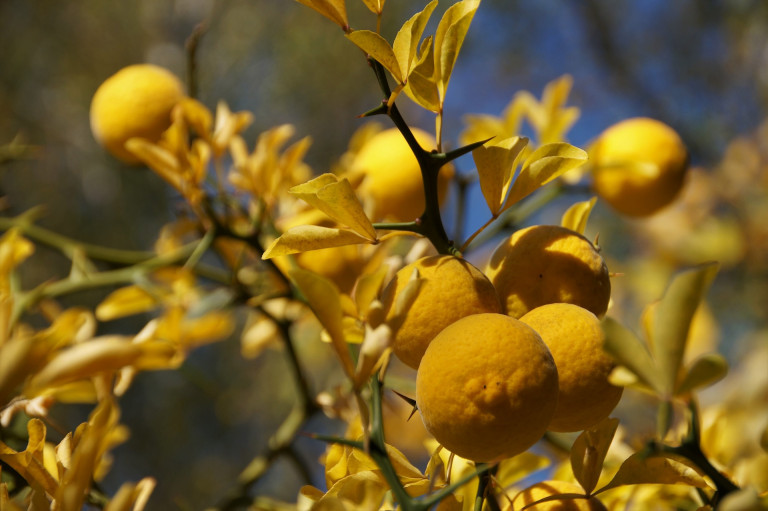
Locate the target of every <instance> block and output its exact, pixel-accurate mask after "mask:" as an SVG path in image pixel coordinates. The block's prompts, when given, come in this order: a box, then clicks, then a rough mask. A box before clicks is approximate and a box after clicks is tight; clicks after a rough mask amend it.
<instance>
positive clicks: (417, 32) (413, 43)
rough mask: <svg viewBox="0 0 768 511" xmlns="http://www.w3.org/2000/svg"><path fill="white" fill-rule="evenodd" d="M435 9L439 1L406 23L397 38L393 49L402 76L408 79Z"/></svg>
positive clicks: (432, 3) (435, 1) (434, 0)
mask: <svg viewBox="0 0 768 511" xmlns="http://www.w3.org/2000/svg"><path fill="white" fill-rule="evenodd" d="M435 7H437V0H432V1H431V2H429V3H428V4H427V6H426V7H425V8H424V10H423V11H421V12H418V13H416V14H414V15H413V16H412V17H411V19H409V20H408V21H406V22H405V24H404V25H403V26H402V28H400V30H399V31H398V32H397V35H396V36H395V41H394V43H392V49H393V51H394V55H395V58H396V60H397V62H398V64H399V65H400V72H401V73H402V76H405V77H407V76H408V74H409V72H410V71H411V64H412V63H413V60H414V59H415V58H416V55H417V51H418V49H419V41H420V40H421V36H422V34H423V33H424V28H426V26H427V22H429V17H430V16H431V15H432V11H434V10H435Z"/></svg>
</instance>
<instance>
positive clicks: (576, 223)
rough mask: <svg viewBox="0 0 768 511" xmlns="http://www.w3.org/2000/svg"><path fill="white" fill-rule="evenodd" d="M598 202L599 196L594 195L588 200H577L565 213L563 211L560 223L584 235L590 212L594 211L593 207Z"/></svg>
mask: <svg viewBox="0 0 768 511" xmlns="http://www.w3.org/2000/svg"><path fill="white" fill-rule="evenodd" d="M596 202H597V197H592V198H591V199H589V200H588V201H582V202H577V203H576V204H574V205H572V206H571V207H570V208H568V210H567V211H566V212H565V213H563V217H562V219H561V220H560V225H562V226H563V227H565V228H566V229H570V230H572V231H576V232H578V233H579V234H582V235H583V234H584V231H585V230H586V228H587V220H589V214H590V213H591V212H592V208H594V207H595V203H596Z"/></svg>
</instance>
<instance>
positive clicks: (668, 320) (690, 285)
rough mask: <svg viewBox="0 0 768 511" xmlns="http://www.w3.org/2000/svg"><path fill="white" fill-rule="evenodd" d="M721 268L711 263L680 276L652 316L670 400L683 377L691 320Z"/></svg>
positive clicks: (664, 387) (655, 344) (662, 378)
mask: <svg viewBox="0 0 768 511" xmlns="http://www.w3.org/2000/svg"><path fill="white" fill-rule="evenodd" d="M718 267H719V266H718V264H717V263H708V264H703V265H700V266H697V267H695V268H692V269H689V270H686V271H683V272H681V273H679V274H678V275H676V276H675V278H674V279H673V280H672V282H671V283H670V284H669V287H668V288H667V291H666V292H665V293H664V297H663V298H662V299H661V301H660V302H659V303H657V304H656V305H655V307H654V309H653V311H652V313H651V316H650V319H649V321H650V323H649V328H650V336H651V338H652V340H653V347H654V354H655V355H656V359H657V361H658V365H659V369H660V374H659V379H660V388H661V389H662V390H663V392H664V394H665V395H667V396H671V395H672V394H673V393H674V392H675V388H676V386H677V384H678V381H679V378H680V376H681V374H680V373H681V368H682V362H683V355H684V353H685V345H686V341H687V339H688V330H689V328H690V325H691V319H692V318H693V314H694V313H695V312H696V309H697V308H698V306H699V303H700V302H701V299H702V298H703V296H704V294H705V293H706V291H707V289H708V288H709V285H710V284H711V283H712V280H713V279H714V278H715V274H716V273H717V270H718Z"/></svg>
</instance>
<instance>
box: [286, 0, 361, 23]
mask: <svg viewBox="0 0 768 511" xmlns="http://www.w3.org/2000/svg"><path fill="white" fill-rule="evenodd" d="M297 1H298V2H299V3H300V4H304V5H306V6H307V7H311V8H312V9H314V10H316V11H317V12H319V13H320V14H322V15H323V16H325V17H326V18H328V19H329V20H331V21H333V22H334V23H336V24H337V25H338V26H340V27H341V28H342V30H347V29H348V28H349V22H348V21H347V6H346V4H345V3H344V0H297Z"/></svg>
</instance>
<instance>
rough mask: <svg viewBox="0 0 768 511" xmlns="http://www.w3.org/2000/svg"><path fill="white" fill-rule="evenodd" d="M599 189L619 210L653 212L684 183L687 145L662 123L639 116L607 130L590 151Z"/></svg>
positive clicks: (601, 196) (609, 202) (597, 188)
mask: <svg viewBox="0 0 768 511" xmlns="http://www.w3.org/2000/svg"><path fill="white" fill-rule="evenodd" d="M589 158H590V161H591V162H592V166H593V173H594V174H593V176H594V181H593V186H594V188H595V192H596V193H597V194H598V196H599V197H600V198H602V199H603V200H604V201H605V202H607V203H608V204H610V205H611V206H612V207H613V208H614V209H615V210H616V211H618V212H619V213H623V214H625V215H629V216H648V215H652V214H653V213H655V212H656V211H658V210H659V209H661V208H663V207H664V206H666V205H667V204H669V203H670V202H672V201H673V200H674V199H675V197H676V196H677V195H678V193H679V192H680V190H681V189H682V187H683V184H684V182H685V175H686V171H687V170H688V162H689V158H688V150H687V149H686V147H685V144H683V141H682V139H681V138H680V136H679V135H678V134H677V132H675V130H673V129H672V128H670V127H669V126H667V125H666V124H664V123H663V122H660V121H657V120H654V119H649V118H646V117H636V118H632V119H627V120H625V121H622V122H619V123H617V124H614V125H613V126H611V127H609V128H608V129H606V130H605V131H604V132H603V133H602V134H601V135H600V136H599V137H598V139H597V141H596V142H595V143H594V144H593V145H592V147H591V148H590V150H589Z"/></svg>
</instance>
